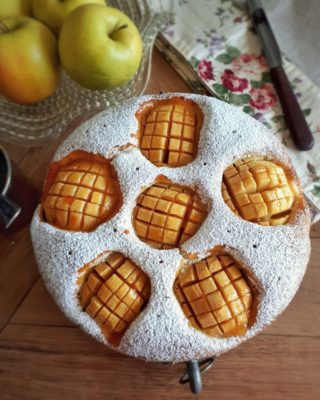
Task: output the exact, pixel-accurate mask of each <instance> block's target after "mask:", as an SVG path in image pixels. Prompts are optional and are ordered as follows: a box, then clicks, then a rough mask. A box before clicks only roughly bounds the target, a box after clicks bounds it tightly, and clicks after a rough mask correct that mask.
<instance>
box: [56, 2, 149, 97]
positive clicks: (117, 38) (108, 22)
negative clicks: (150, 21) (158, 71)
mask: <svg viewBox="0 0 320 400" xmlns="http://www.w3.org/2000/svg"><path fill="white" fill-rule="evenodd" d="M59 52H60V58H61V63H62V66H63V68H64V69H65V70H66V72H67V73H68V75H69V76H70V77H71V78H72V79H73V80H75V81H76V82H77V83H79V84H80V85H82V86H84V87H86V88H88V89H112V88H114V87H117V86H121V85H123V84H125V83H126V82H128V81H129V80H130V79H131V78H132V77H133V75H134V74H135V73H136V71H137V70H138V68H139V65H140V62H141V57H142V41H141V37H140V34H139V31H138V29H137V28H136V26H135V24H134V23H133V22H132V21H131V20H130V18H128V17H127V16H126V15H125V14H124V13H122V12H121V11H119V10H117V9H115V8H112V7H106V6H102V5H98V4H88V5H84V6H81V7H78V8H76V9H75V10H74V11H73V12H72V13H71V14H69V15H68V17H67V19H66V20H65V22H64V24H63V27H62V30H61V32H60V37H59Z"/></svg>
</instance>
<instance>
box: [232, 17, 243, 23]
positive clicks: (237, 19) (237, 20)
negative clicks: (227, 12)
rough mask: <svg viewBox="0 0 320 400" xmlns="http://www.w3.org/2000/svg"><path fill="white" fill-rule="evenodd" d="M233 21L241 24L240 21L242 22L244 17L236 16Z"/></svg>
mask: <svg viewBox="0 0 320 400" xmlns="http://www.w3.org/2000/svg"><path fill="white" fill-rule="evenodd" d="M233 22H234V23H235V24H240V22H242V17H236V18H235V19H234V20H233Z"/></svg>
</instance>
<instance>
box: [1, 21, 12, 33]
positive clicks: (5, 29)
mask: <svg viewBox="0 0 320 400" xmlns="http://www.w3.org/2000/svg"><path fill="white" fill-rule="evenodd" d="M0 32H1V33H8V32H10V30H9V29H8V27H7V26H6V25H5V23H4V22H3V21H0Z"/></svg>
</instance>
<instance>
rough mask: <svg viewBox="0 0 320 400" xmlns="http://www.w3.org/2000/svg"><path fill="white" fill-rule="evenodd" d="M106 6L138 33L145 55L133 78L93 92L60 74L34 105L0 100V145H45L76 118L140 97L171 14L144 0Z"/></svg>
mask: <svg viewBox="0 0 320 400" xmlns="http://www.w3.org/2000/svg"><path fill="white" fill-rule="evenodd" d="M108 4H109V5H110V6H113V7H116V8H119V9H121V10H122V11H123V12H125V13H126V14H127V15H128V16H129V17H130V18H131V19H132V20H133V21H134V22H135V24H136V25H137V27H138V29H139V31H140V34H141V37H142V41H143V45H144V52H143V58H142V61H141V65H140V68H139V70H138V71H137V73H136V75H135V76H134V77H133V78H132V79H131V80H130V81H129V82H128V83H127V84H126V85H125V86H122V87H119V88H116V89H114V90H103V91H92V90H88V89H85V88H82V87H81V86H79V85H78V84H76V83H75V82H73V81H72V80H71V79H70V78H69V77H68V76H67V75H66V74H65V73H64V72H63V71H62V72H61V80H60V84H59V87H58V89H57V90H56V91H55V93H54V94H53V95H52V96H50V97H49V98H48V99H46V100H44V101H41V102H39V103H37V104H35V105H31V106H24V105H18V104H14V103H11V102H9V101H7V100H5V99H4V98H3V97H1V96H0V140H1V141H6V142H10V143H13V144H16V145H22V146H41V145H44V144H45V143H47V142H49V141H51V140H54V139H56V138H58V137H59V136H60V135H61V134H62V133H63V132H64V130H65V129H66V127H67V125H69V123H70V122H71V121H72V120H73V119H74V118H76V117H78V116H79V115H81V114H84V113H85V112H89V111H91V112H94V111H97V112H98V111H100V110H101V109H104V108H106V107H108V106H110V105H113V104H119V103H121V102H122V101H124V100H126V99H129V98H131V97H134V96H139V95H140V94H142V93H143V91H144V90H145V87H146V85H147V82H148V79H149V76H150V69H151V56H152V49H153V44H154V40H155V38H156V35H157V33H158V32H159V30H160V28H161V26H162V25H163V24H164V23H165V22H166V21H168V19H169V18H170V14H169V13H167V12H158V13H151V11H150V8H149V6H148V4H147V2H146V0H134V1H132V0H131V1H130V0H109V1H108Z"/></svg>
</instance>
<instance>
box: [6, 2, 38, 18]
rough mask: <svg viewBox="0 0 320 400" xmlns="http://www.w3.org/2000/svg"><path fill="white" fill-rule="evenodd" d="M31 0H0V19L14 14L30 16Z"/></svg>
mask: <svg viewBox="0 0 320 400" xmlns="http://www.w3.org/2000/svg"><path fill="white" fill-rule="evenodd" d="M31 14H32V7H31V0H0V19H1V18H5V17H13V16H15V15H26V16H31Z"/></svg>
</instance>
